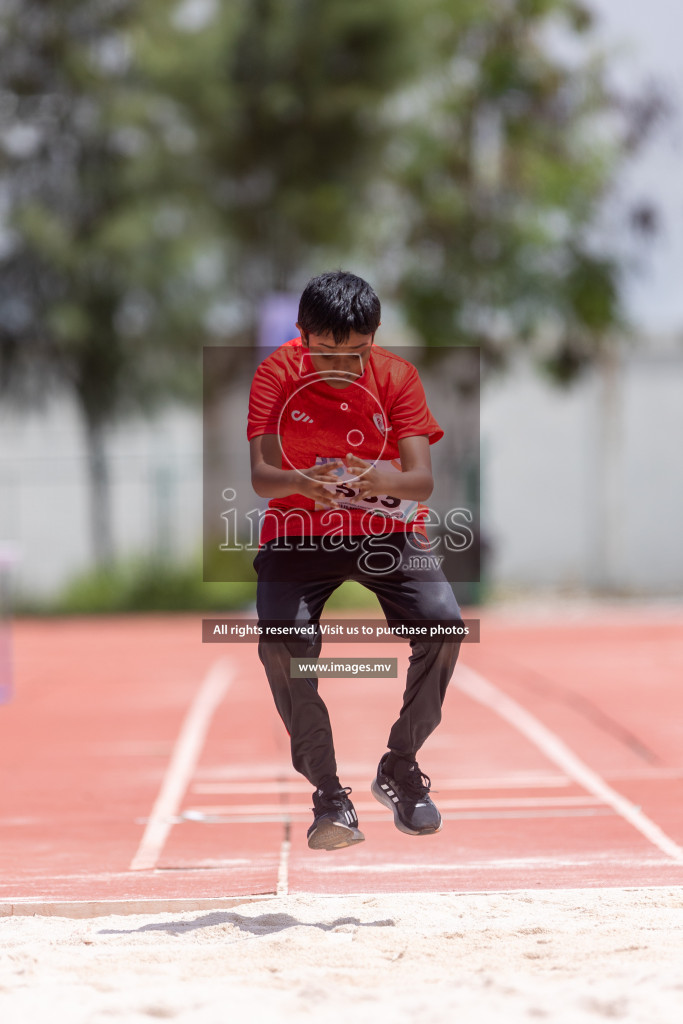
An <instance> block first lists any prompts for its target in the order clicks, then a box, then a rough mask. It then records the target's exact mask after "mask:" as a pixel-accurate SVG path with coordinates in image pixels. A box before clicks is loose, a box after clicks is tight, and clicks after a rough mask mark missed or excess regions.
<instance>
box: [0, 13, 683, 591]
mask: <svg viewBox="0 0 683 1024" xmlns="http://www.w3.org/2000/svg"><path fill="white" fill-rule="evenodd" d="M681 27H683V13H681V12H680V11H677V10H676V9H675V8H674V7H673V6H672V5H671V4H670V3H669V2H665V0H652V2H651V3H649V4H647V5H642V4H641V3H637V2H636V0H476V2H474V0H422V2H421V3H420V4H419V5H418V4H415V3H412V2H410V0H375V2H374V3H372V4H367V3H365V2H360V0H347V2H345V3H344V4H317V3H314V2H311V0H287V2H284V0H231V2H230V3H229V4H221V3H219V2H218V0H182V2H180V3H169V2H168V0H135V2H133V0H62V2H61V3H60V4H59V5H56V4H54V3H53V2H47V0H44V2H40V0H32V2H28V0H0V124H1V138H0V541H1V542H2V547H1V548H0V562H1V563H2V565H3V566H4V570H3V572H4V573H5V575H6V574H7V572H8V571H10V570H9V568H8V567H10V566H11V567H12V569H11V572H12V575H13V580H14V594H15V601H16V604H17V606H18V607H19V608H20V609H23V610H25V611H31V610H34V611H106V610H121V609H130V610H137V609H145V608H150V609H152V608H171V609H172V608H178V609H182V608H199V607H207V608H209V607H217V608H227V607H242V606H245V604H248V603H249V602H250V601H251V594H252V590H251V589H250V588H249V587H246V588H245V587H244V585H240V584H230V583H226V584H221V583H204V582H203V581H202V562H201V544H202V470H203V463H202V457H203V452H202V430H203V423H202V352H203V349H204V347H205V346H221V347H225V348H226V349H229V350H231V351H230V352H229V353H228V354H227V355H226V356H225V359H224V360H223V365H227V366H228V374H227V376H228V378H229V379H230V380H232V381H234V387H235V395H236V399H235V408H236V409H237V408H238V407H239V403H240V402H242V403H243V401H244V389H245V387H247V386H248V379H249V374H248V372H247V370H248V362H249V360H248V358H246V359H245V355H244V353H245V352H246V353H247V354H248V353H249V352H250V351H251V352H253V351H258V350H259V346H260V345H261V346H262V345H264V344H269V343H271V342H272V340H273V337H274V333H273V332H278V331H284V336H285V337H287V336H289V337H291V336H294V334H295V333H296V332H295V328H294V323H293V314H292V303H293V302H294V304H295V300H296V296H297V295H298V293H299V292H300V290H301V288H302V287H303V285H304V284H305V282H306V281H307V280H308V278H309V277H311V276H313V275H314V274H317V273H320V272H321V271H323V270H325V269H329V268H333V267H340V266H341V267H343V268H345V269H350V270H353V271H355V272H357V273H359V274H361V275H362V276H364V277H366V278H368V280H369V281H370V282H371V283H372V284H373V286H374V287H375V289H376V290H377V292H378V293H379V295H380V298H381V299H382V302H383V307H384V315H383V325H382V328H381V334H382V337H381V338H379V337H378V341H379V343H380V344H382V343H383V344H386V345H387V346H388V347H391V346H392V345H399V344H408V345H410V346H413V347H414V348H416V349H418V350H419V353H420V371H421V374H422V376H423V378H424V380H425V386H426V389H427V392H428V394H429V391H430V386H433V387H434V388H437V387H438V388H439V389H441V391H443V389H444V388H445V389H446V391H447V392H448V389H449V388H450V389H451V391H450V393H451V394H452V400H453V401H454V402H457V401H459V400H465V399H464V397H463V395H464V392H463V390H462V384H461V382H460V383H459V382H458V381H457V380H455V379H453V380H451V378H450V376H449V374H450V369H449V367H450V366H451V365H452V362H449V358H448V355H449V352H450V351H452V349H453V348H454V347H458V346H463V347H471V346H478V347H479V349H480V352H481V371H482V372H481V379H482V393H481V464H480V475H479V479H478V480H476V481H475V482H474V484H473V483H472V480H471V467H470V468H469V469H467V472H468V473H470V479H469V483H468V485H467V486H468V487H469V492H468V493H469V494H470V496H473V495H474V496H475V497H476V504H477V505H478V504H479V495H480V497H481V506H480V525H481V536H482V539H483V541H484V553H485V560H484V566H483V570H482V584H481V586H480V587H479V588H478V589H477V590H476V592H471V593H470V594H469V597H470V599H472V600H478V601H481V600H496V599H498V598H501V597H506V596H508V595H514V594H519V593H527V592H529V591H532V592H536V591H538V589H539V588H540V589H541V590H542V591H543V592H544V593H546V594H547V593H562V594H570V595H574V594H578V595H587V594H600V595H605V594H607V595H612V596H637V597H639V598H642V597H643V596H649V597H653V596H668V597H672V596H680V593H681V588H682V585H683V541H682V540H681V525H680V524H681V523H682V522H683V474H682V473H681V471H680V470H681V465H680V460H681V457H680V440H681V438H682V437H683V401H682V400H681V399H682V398H683V288H681V285H680V278H681V271H683V194H682V189H681V180H683V175H681V171H680V155H681V142H682V134H681V116H680V109H681V99H682V97H683V64H681V61H680V54H679V52H678V47H677V40H678V39H680V29H681ZM289 320H291V323H289ZM288 323H289V326H288ZM264 338H265V341H264ZM281 340H284V338H282V339H281ZM226 361H227V362H226ZM252 369H253V368H252ZM430 382H431V385H430ZM239 396H241V397H239ZM238 397H239V401H238ZM228 404H229V403H228ZM237 419H239V417H237ZM234 420H235V417H234V416H233V417H232V419H230V420H229V424H228V425H225V426H223V425H222V424H221V423H218V424H214V429H215V430H217V431H218V433H219V434H221V431H222V430H229V431H230V437H229V441H228V442H227V443H226V440H225V434H224V433H223V435H222V444H221V445H220V446H219V451H220V455H219V456H215V457H214V456H212V453H211V451H209V452H208V455H207V453H206V452H205V453H204V457H205V458H207V457H208V459H209V461H210V463H211V467H212V468H211V471H212V472H215V473H216V474H217V479H218V480H219V481H221V480H222V481H223V486H224V487H229V486H230V481H231V479H232V478H233V477H232V475H231V474H234V472H235V468H234V465H233V464H231V454H230V453H231V452H232V453H233V454H234V458H235V459H238V458H244V456H245V454H246V451H247V441H246V424H241V425H240V423H239V422H237V423H235V422H234ZM210 432H211V431H209V433H210ZM449 472H450V473H452V480H453V489H454V492H456V491H457V492H459V491H460V490H461V489H462V487H463V481H462V479H461V478H460V476H459V475H458V474H461V473H462V472H463V468H462V466H461V465H459V464H457V462H456V463H455V464H453V465H452V466H450V467H449V466H448V465H444V466H440V469H439V478H440V483H441V486H442V487H443V484H444V479H445V474H447V473H449ZM475 511H476V512H477V514H479V508H477V509H476V510H475Z"/></svg>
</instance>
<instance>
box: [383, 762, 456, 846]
mask: <svg viewBox="0 0 683 1024" xmlns="http://www.w3.org/2000/svg"><path fill="white" fill-rule="evenodd" d="M388 756H389V755H388V754H385V755H384V757H383V758H382V760H381V761H380V763H379V767H378V769H377V778H375V779H373V781H372V786H371V787H370V789H371V791H372V795H373V796H374V797H375V799H376V800H379V802H380V803H381V804H384V806H385V807H388V808H389V809H390V810H392V811H393V812H394V824H395V825H396V828H397V829H399V830H400V831H401V832H405V833H406V835H409V836H431V835H433V834H434V833H435V832H440V831H441V829H442V827H443V822H442V821H441V815H440V814H439V812H438V810H437V808H436V805H435V804H434V803H432V800H431V797H430V796H429V790H430V788H431V785H432V783H431V780H430V778H429V776H428V775H423V773H422V772H421V771H420V769H419V766H418V764H417V762H416V761H404V760H399V761H396V766H395V767H394V769H393V772H392V774H391V775H387V774H385V772H384V766H385V764H386V760H387V758H388Z"/></svg>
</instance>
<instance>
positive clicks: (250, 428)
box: [247, 358, 285, 441]
mask: <svg viewBox="0 0 683 1024" xmlns="http://www.w3.org/2000/svg"><path fill="white" fill-rule="evenodd" d="M284 394H285V387H284V383H283V381H282V378H281V377H280V376H279V375H278V373H277V368H276V367H275V366H274V365H273V363H272V361H271V359H270V358H268V359H265V360H264V361H263V362H262V363H261V365H260V366H259V367H258V368H257V370H256V373H255V374H254V379H253V381H252V383H251V391H250V392H249V415H248V419H247V438H248V440H249V441H251V440H252V438H254V437H258V436H259V434H277V432H278V425H279V421H280V412H281V410H282V407H283V404H284Z"/></svg>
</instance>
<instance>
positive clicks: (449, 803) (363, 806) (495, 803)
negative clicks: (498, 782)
mask: <svg viewBox="0 0 683 1024" xmlns="http://www.w3.org/2000/svg"><path fill="white" fill-rule="evenodd" d="M432 793H440V790H435V789H433V790H432ZM603 802H604V801H603V800H602V799H598V798H597V797H594V796H587V795H586V794H585V793H584V794H582V795H581V796H554V797H553V796H550V797H547V796H520V797H496V798H491V799H488V798H484V799H474V800H449V799H448V798H442V797H441V796H440V795H439V797H438V803H439V809H440V810H442V811H470V810H490V809H492V808H506V807H512V808H521V807H595V806H597V805H600V806H602V804H603ZM353 806H354V807H355V808H356V810H357V811H358V812H361V811H362V812H365V811H375V810H377V808H376V806H375V803H374V802H373V801H371V800H354V804H353ZM287 812H288V813H290V814H310V808H309V806H308V804H307V803H306V804H304V803H290V804H288V805H287ZM212 814H213V815H216V814H218V815H226V814H239V815H241V816H245V815H246V816H248V815H250V814H276V815H279V816H280V817H282V816H283V814H284V812H283V808H282V804H281V803H277V804H276V803H265V802H264V803H261V804H238V803H234V804H202V805H201V806H200V805H195V806H194V807H188V808H187V809H186V810H184V811H183V815H182V816H183V818H187V819H189V820H192V819H193V818H196V817H197V815H212Z"/></svg>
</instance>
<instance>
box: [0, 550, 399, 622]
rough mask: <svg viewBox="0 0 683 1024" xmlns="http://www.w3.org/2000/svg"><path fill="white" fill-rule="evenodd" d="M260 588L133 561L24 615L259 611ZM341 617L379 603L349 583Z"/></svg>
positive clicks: (25, 598)
mask: <svg viewBox="0 0 683 1024" xmlns="http://www.w3.org/2000/svg"><path fill="white" fill-rule="evenodd" d="M255 601H256V583H255V582H254V583H247V582H222V583H203V582H202V572H201V566H200V565H199V563H196V562H194V561H191V562H187V563H184V564H174V563H171V562H168V561H166V560H161V559H159V558H133V559H128V560H123V561H118V562H114V563H112V564H110V565H108V566H99V567H97V568H94V569H90V570H88V571H86V572H83V573H79V574H78V575H77V576H75V577H74V578H73V579H72V580H70V581H69V582H68V583H67V584H66V585H65V586H64V587H62V588H61V590H60V591H59V592H58V593H56V594H55V595H54V596H52V597H49V598H37V597H31V596H30V595H28V594H24V595H19V596H18V597H17V599H16V602H15V605H16V607H15V613H16V614H18V615H110V614H111V615H113V614H118V613H121V612H191V611H200V612H202V611H206V612H229V611H253V609H254V606H255ZM325 608H326V611H327V613H328V614H330V613H334V612H335V611H346V610H368V609H375V610H376V611H377V613H378V615H379V614H381V609H380V607H379V604H378V602H377V598H376V597H375V595H374V594H372V593H371V592H370V591H369V590H367V589H366V588H365V587H362V586H361V585H360V584H359V583H344V584H342V586H341V587H339V588H338V589H337V590H336V591H335V592H334V594H332V596H331V597H330V599H329V601H328V602H327V604H326V606H325Z"/></svg>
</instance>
